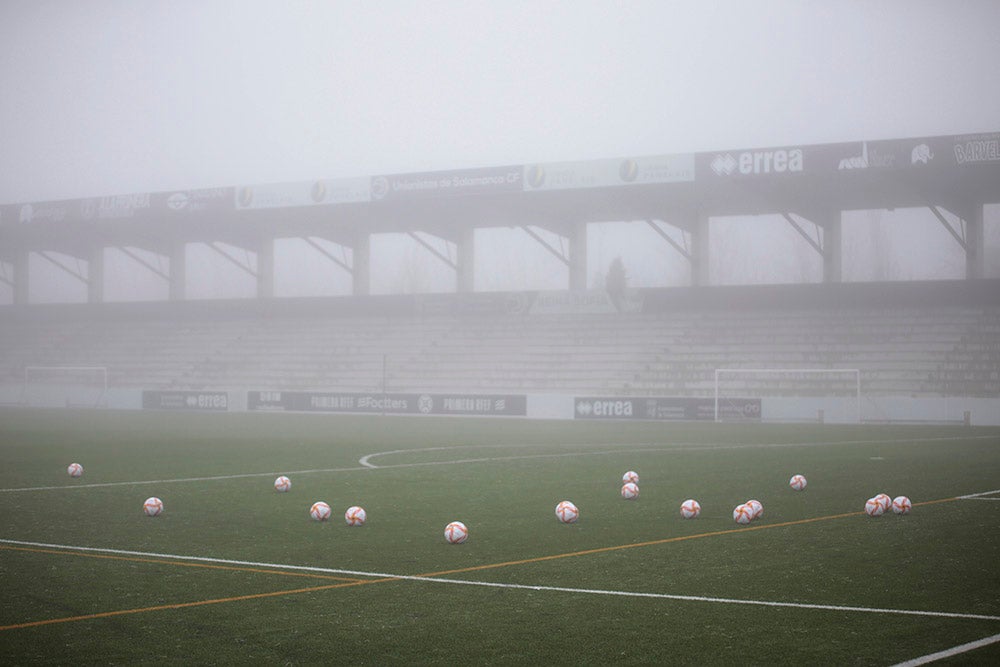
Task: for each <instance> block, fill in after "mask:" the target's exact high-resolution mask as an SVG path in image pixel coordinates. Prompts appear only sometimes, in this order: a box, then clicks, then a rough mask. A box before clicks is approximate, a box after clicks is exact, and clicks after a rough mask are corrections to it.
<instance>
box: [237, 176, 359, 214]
mask: <svg viewBox="0 0 1000 667" xmlns="http://www.w3.org/2000/svg"><path fill="white" fill-rule="evenodd" d="M370 200H371V179H369V178H368V177H363V178H330V179H323V180H318V181H301V182H298V183H270V184H266V185H245V186H243V187H239V188H236V189H235V198H234V205H235V206H236V208H237V209H243V210H246V209H265V208H286V207H293V206H321V205H328V204H351V203H356V202H366V201H370Z"/></svg>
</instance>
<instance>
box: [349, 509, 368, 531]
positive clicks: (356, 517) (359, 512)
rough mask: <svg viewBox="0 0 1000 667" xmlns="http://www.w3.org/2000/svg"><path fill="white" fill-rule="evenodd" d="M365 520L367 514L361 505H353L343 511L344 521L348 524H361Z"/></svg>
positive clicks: (363, 523)
mask: <svg viewBox="0 0 1000 667" xmlns="http://www.w3.org/2000/svg"><path fill="white" fill-rule="evenodd" d="M367 520H368V514H367V513H366V512H365V509H364V508H363V507H358V506H357V505H353V506H351V507H348V508H347V511H346V512H344V521H346V522H347V525H348V526H363V525H365V521H367Z"/></svg>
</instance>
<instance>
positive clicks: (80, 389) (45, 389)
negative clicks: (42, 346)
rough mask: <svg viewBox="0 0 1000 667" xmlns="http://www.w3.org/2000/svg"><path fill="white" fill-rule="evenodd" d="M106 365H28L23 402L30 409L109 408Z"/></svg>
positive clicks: (25, 370)
mask: <svg viewBox="0 0 1000 667" xmlns="http://www.w3.org/2000/svg"><path fill="white" fill-rule="evenodd" d="M107 398H108V369H107V367H106V366H26V367H25V369H24V393H23V403H24V404H25V405H27V406H30V407H62V408H103V407H107Z"/></svg>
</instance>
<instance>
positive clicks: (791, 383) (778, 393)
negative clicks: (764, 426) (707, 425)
mask: <svg viewBox="0 0 1000 667" xmlns="http://www.w3.org/2000/svg"><path fill="white" fill-rule="evenodd" d="M734 397H739V399H743V400H745V399H747V398H759V399H762V400H763V399H767V400H766V402H767V405H768V410H767V413H768V414H767V418H768V420H772V421H818V422H826V421H829V422H841V423H858V424H859V423H861V371H860V370H859V369H857V368H717V369H715V421H721V420H722V419H723V418H729V417H731V415H733V414H734V413H735V411H734V410H733V409H731V407H732V404H733V403H737V402H738V399H735V398H734ZM763 416H764V415H759V416H758V417H763Z"/></svg>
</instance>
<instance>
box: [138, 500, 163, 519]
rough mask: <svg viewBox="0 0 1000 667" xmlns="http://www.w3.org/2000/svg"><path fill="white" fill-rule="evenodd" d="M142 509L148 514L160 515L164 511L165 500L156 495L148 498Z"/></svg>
mask: <svg viewBox="0 0 1000 667" xmlns="http://www.w3.org/2000/svg"><path fill="white" fill-rule="evenodd" d="M142 511H143V512H145V513H146V516H159V515H160V513H161V512H162V511H163V501H162V500H160V499H159V498H157V497H156V496H153V497H152V498H146V502H144V503H143V504H142Z"/></svg>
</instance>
